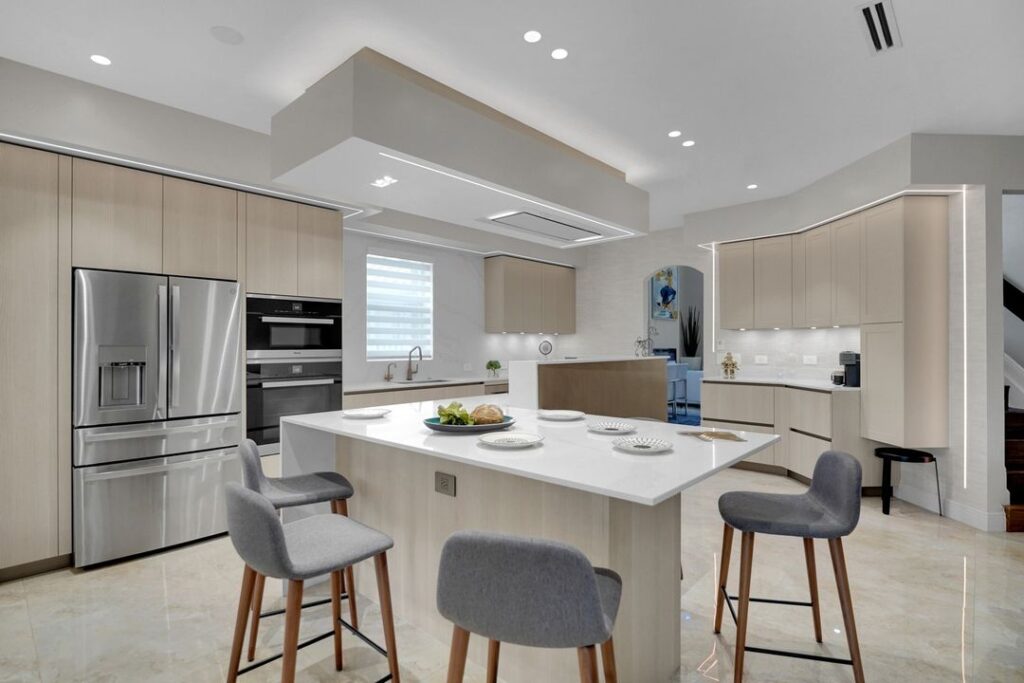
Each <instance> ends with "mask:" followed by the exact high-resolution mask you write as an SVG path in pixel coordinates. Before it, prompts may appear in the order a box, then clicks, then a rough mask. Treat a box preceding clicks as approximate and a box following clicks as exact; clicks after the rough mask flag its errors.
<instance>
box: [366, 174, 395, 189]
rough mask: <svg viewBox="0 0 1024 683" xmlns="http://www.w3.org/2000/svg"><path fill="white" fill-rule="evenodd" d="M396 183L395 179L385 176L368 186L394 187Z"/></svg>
mask: <svg viewBox="0 0 1024 683" xmlns="http://www.w3.org/2000/svg"><path fill="white" fill-rule="evenodd" d="M397 182H398V179H397V178H392V177H391V176H389V175H386V176H384V177H382V178H377V179H376V180H374V181H373V182H372V183H370V184H371V185H373V186H374V187H387V186H388V185H394V184H395V183H397Z"/></svg>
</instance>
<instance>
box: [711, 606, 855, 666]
mask: <svg viewBox="0 0 1024 683" xmlns="http://www.w3.org/2000/svg"><path fill="white" fill-rule="evenodd" d="M721 591H722V595H724V596H725V604H726V606H727V607H728V608H729V614H731V615H732V623H734V624H737V623H738V622H739V619H738V618H737V617H736V609H735V608H734V607H733V606H732V601H733V600H739V599H740V598H739V596H738V595H729V593H728V591H726V590H725V588H722V589H721ZM748 599H749V600H750V602H764V603H768V604H770V605H790V606H793V607H814V603H811V602H801V601H799V600H775V599H773V598H753V597H752V598H748ZM743 650H744V651H745V652H757V653H759V654H762V655H776V656H778V657H793V658H794V659H812V660H814V661H816V662H828V663H830V664H846V665H847V666H853V660H852V659H840V658H838V657H828V656H826V655H816V654H812V653H810V652H794V651H793V650H773V649H771V648H768V647H757V646H755V645H745V646H744V647H743Z"/></svg>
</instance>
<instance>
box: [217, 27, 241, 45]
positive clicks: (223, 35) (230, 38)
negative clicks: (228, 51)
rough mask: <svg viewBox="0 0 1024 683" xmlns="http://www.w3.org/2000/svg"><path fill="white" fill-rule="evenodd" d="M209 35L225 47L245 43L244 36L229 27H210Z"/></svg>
mask: <svg viewBox="0 0 1024 683" xmlns="http://www.w3.org/2000/svg"><path fill="white" fill-rule="evenodd" d="M210 35H211V36H213V38H214V40H217V41H219V42H221V43H224V44H225V45H241V44H242V43H244V42H245V36H243V35H242V34H241V33H240V32H239V31H238V29H233V28H231V27H230V26H211V27H210Z"/></svg>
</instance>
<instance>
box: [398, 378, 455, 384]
mask: <svg viewBox="0 0 1024 683" xmlns="http://www.w3.org/2000/svg"><path fill="white" fill-rule="evenodd" d="M391 381H392V382H393V383H394V384H444V383H445V382H454V381H455V380H452V379H394V380H391Z"/></svg>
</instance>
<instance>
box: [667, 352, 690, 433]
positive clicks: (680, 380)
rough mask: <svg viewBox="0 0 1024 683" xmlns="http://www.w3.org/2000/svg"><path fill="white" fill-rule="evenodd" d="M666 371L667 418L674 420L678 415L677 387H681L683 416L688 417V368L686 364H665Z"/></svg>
mask: <svg viewBox="0 0 1024 683" xmlns="http://www.w3.org/2000/svg"><path fill="white" fill-rule="evenodd" d="M665 366H666V370H667V372H668V385H667V396H666V399H667V402H668V407H669V416H670V418H671V419H673V420H674V419H676V417H677V416H678V415H679V398H680V395H679V387H680V386H682V389H683V390H682V399H683V415H689V414H690V409H689V406H688V396H687V394H688V393H689V392H688V389H687V381H686V373H687V372H688V371H689V370H690V366H689V365H687V364H686V363H666V364H665Z"/></svg>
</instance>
